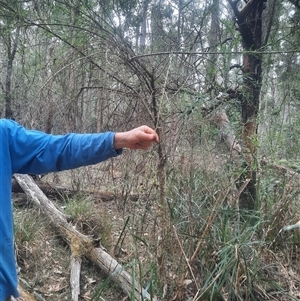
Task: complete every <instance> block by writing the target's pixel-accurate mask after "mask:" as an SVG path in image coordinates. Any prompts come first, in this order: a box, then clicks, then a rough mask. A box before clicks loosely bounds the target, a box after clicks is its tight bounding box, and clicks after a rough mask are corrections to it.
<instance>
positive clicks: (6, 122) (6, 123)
mask: <svg viewBox="0 0 300 301" xmlns="http://www.w3.org/2000/svg"><path fill="white" fill-rule="evenodd" d="M19 126H20V125H19V124H18V123H17V122H15V121H13V120H11V119H4V118H1V119H0V128H1V129H5V128H14V127H19Z"/></svg>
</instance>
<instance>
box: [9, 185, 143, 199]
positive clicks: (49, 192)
mask: <svg viewBox="0 0 300 301" xmlns="http://www.w3.org/2000/svg"><path fill="white" fill-rule="evenodd" d="M34 183H35V184H36V185H37V186H38V187H39V188H40V190H41V191H42V192H43V193H44V194H45V195H46V196H47V197H48V198H55V199H66V198H71V197H74V196H76V195H78V194H80V195H88V196H92V197H93V199H94V200H95V201H102V202H110V201H113V200H116V199H121V198H122V197H121V195H117V194H114V193H112V192H108V191H91V190H76V189H73V188H72V187H66V186H57V185H55V186H54V185H51V184H49V183H47V182H43V181H40V180H37V181H34ZM11 184H12V192H13V193H24V190H23V188H22V187H21V186H20V185H19V183H18V181H16V179H13V180H12V183H11ZM127 197H128V199H129V200H130V201H133V202H136V201H137V200H138V199H146V198H147V196H146V195H144V194H131V195H128V196H127ZM23 201H25V200H22V198H21V197H20V199H19V202H20V203H21V202H23Z"/></svg>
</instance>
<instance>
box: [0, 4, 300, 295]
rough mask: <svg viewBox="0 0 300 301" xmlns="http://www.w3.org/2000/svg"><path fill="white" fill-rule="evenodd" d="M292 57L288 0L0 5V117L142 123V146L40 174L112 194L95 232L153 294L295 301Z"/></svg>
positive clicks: (299, 45) (299, 38)
mask: <svg viewBox="0 0 300 301" xmlns="http://www.w3.org/2000/svg"><path fill="white" fill-rule="evenodd" d="M299 52H300V3H299V1H297V0H290V1H288V0H247V1H246V0H244V1H241V0H236V1H233V0H205V1H200V0H199V1H195V0H177V1H165V0H143V1H137V0H128V1H126V0H116V1H105V0H103V1H96V0H73V1H72V0H60V1H46V0H39V1H37V0H33V1H25V0H24V1H20V0H10V1H0V54H1V55H0V66H1V68H0V114H1V117H5V118H13V119H15V120H16V121H18V122H19V123H21V124H23V125H25V126H26V127H28V128H31V129H38V130H42V131H45V132H47V133H53V134H63V133H67V132H78V133H84V132H101V131H107V130H110V131H122V130H128V129H131V128H132V127H134V126H137V125H141V124H147V125H149V126H151V127H153V128H155V129H156V131H157V132H158V134H159V136H160V143H159V144H158V145H157V146H155V147H153V149H151V150H150V151H149V152H146V153H139V152H137V153H132V152H128V151H126V150H125V152H124V155H123V156H122V158H118V159H114V160H111V161H109V162H106V163H103V164H102V165H100V166H99V167H91V168H84V169H78V170H76V171H72V172H70V173H69V174H67V175H65V174H62V175H52V177H51V176H49V175H48V176H47V177H49V179H47V181H50V179H51V181H60V183H62V182H63V183H65V182H67V183H68V184H70V185H71V186H72V187H73V188H76V190H78V191H80V190H86V189H90V190H91V189H92V190H93V191H94V190H106V191H111V192H113V193H114V194H115V195H118V199H117V200H114V204H115V206H116V207H115V209H114V210H116V212H115V214H117V212H118V215H119V216H122V221H121V222H120V224H119V227H121V231H120V233H119V236H118V235H117V236H116V238H115V240H114V239H113V236H114V235H113V234H112V233H111V232H112V230H111V228H113V226H112V225H111V224H112V223H115V222H113V221H112V220H111V219H112V217H111V216H110V215H105V214H102V215H101V219H102V226H101V227H100V226H99V227H100V228H101V229H102V230H101V231H104V232H105V231H107V233H108V232H109V233H111V234H110V235H107V239H106V243H107V246H110V250H112V253H114V252H115V253H118V256H116V258H119V260H120V261H121V262H122V263H124V264H125V265H126V266H127V268H128V269H129V270H130V271H131V273H132V274H133V275H135V276H136V278H137V281H138V282H140V284H141V285H142V286H144V287H146V288H147V291H148V292H149V293H150V294H151V296H152V299H153V300H155V298H158V300H299V298H300V295H299V291H300V268H299V267H300V261H299V256H300V252H299V246H300V236H299V235H300V234H299V227H298V226H299V223H298V224H297V222H298V221H299V220H300V213H299V176H300V175H299V174H298V172H299V169H300V161H299V148H300V142H299V141H300V139H299V134H300V114H299V111H300V85H299V82H300V78H299V68H300V54H299ZM59 177H60V179H59V180H58V178H59ZM66 179H67V180H66ZM132 194H134V195H137V196H138V197H137V199H136V200H135V201H134V202H132V201H131V200H130V198H129V196H130V195H132ZM78 198H80V197H77V199H76V202H73V201H70V202H71V203H72V205H73V206H75V203H77V204H78V203H80V204H86V202H87V200H82V199H80V200H78ZM66 202H67V201H66ZM66 206H67V205H66ZM28 210H29V209H28ZM30 210H31V209H30ZM73 210H75V211H76V210H77V211H76V212H77V215H76V218H78V219H79V220H80V219H82V218H83V216H84V213H85V214H86V215H87V216H86V217H85V218H87V219H88V218H90V217H91V216H90V214H92V213H91V212H88V210H87V208H86V207H85V205H84V206H83V205H82V206H81V207H80V208H79V209H78V207H76V208H75V209H74V208H73ZM78 210H82V211H83V212H80V213H78ZM21 213H22V212H21ZM71 213H72V212H71ZM73 214H74V211H73ZM25 215H26V210H23V217H22V218H21V220H18V223H17V224H18V225H16V229H17V230H16V231H17V232H16V233H17V235H16V237H17V238H16V241H17V243H19V245H18V248H19V249H20V250H23V253H22V252H21V251H20V254H21V255H22V256H23V257H24V256H29V257H30V254H28V250H29V248H28V244H29V245H30V239H29V235H28V231H29V230H28V227H29V228H30V229H31V230H32V227H30V226H29V224H30V222H28V220H27V221H26V219H25V217H24V216H25ZM120 220H121V219H120ZM22 222H23V224H22ZM77 223H79V221H77ZM81 223H82V224H84V222H82V220H81ZM89 223H91V221H89ZM20 225H21V226H20ZM26 225H27V229H25V228H26ZM103 225H104V226H103ZM108 229H110V230H109V231H108ZM99 231H100V230H99ZM22 233H23V234H22ZM24 233H26V235H24ZM105 233H106V232H105ZM115 233H116V232H115ZM36 234H37V233H35V235H33V236H36ZM102 234H103V233H102ZM109 236H111V237H110V238H109ZM20 237H21V238H20ZM103 237H104V234H103ZM32 239H33V238H32ZM126 241H127V247H126V248H125V247H124V248H123V247H122V244H123V243H124V244H126ZM31 243H33V242H31ZM33 244H35V243H33ZM141 244H142V245H143V246H142V247H141ZM125 249H126V252H125V251H124V250H125ZM129 249H130V250H131V251H129ZM120 250H123V251H124V254H125V253H126V256H125V255H124V254H123V253H122V252H121V251H120ZM117 251H118V252H117ZM120 252H121V253H122V254H123V255H122V254H121V253H120ZM29 253H30V252H29ZM128 254H129V255H128ZM22 256H21V257H20V258H19V264H20V266H21V267H23V275H21V279H25V278H26V273H27V272H29V270H30V269H29V267H28V268H26V264H25V260H24V258H22ZM122 256H125V257H126V259H124V258H123V260H122V259H121V258H122ZM31 257H32V254H31ZM35 260H36V259H35ZM27 261H28V262H29V261H30V259H28V260H27ZM24 267H25V268H24ZM21 271H22V268H21ZM37 271H38V269H37V270H36V271H35V273H38V272H37ZM134 271H135V272H134ZM22 277H23V278H22ZM40 277H41V276H40ZM93 277H94V278H95V277H96V276H95V275H94V276H93ZM99 281H100V280H99ZM95 282H96V284H95V283H94V282H93V289H90V288H89V289H90V291H91V292H90V295H89V296H93V297H92V298H94V300H104V299H103V298H104V297H103V296H104V295H101V293H99V291H101V292H102V291H105V290H104V289H102V288H103V283H102V286H101V289H99V287H100V285H99V284H98V280H97V281H95ZM104 282H105V281H104ZM26 283H27V284H28V285H27V289H28V290H29V291H34V290H36V289H37V287H38V286H41V284H38V283H29V282H28V281H27V282H26ZM133 285H134V284H133ZM105 289H107V290H114V287H111V286H110V285H107V286H106V287H105ZM85 290H86V291H87V290H88V289H87V286H86V284H85V285H84V284H82V291H83V292H84V291H85ZM45 296H46V294H44V298H46V297H45ZM51 296H52V295H51ZM83 296H87V295H84V293H82V295H81V298H82V300H90V299H91V298H90V299H86V298H88V297H86V298H84V297H83ZM41 298H42V297H41ZM53 298H54V299H53V300H59V299H60V298H58V297H57V295H55V294H54V297H53ZM55 298H56V299H55ZM57 298H58V299H57ZM101 298H102V299H101ZM105 298H106V299H105V300H110V299H109V297H107V296H106V297H105ZM113 298H115V299H113ZM116 298H117V297H115V296H114V297H112V299H111V300H117V299H118V298H120V300H121V297H118V298H117V299H116ZM128 298H131V299H130V300H135V299H134V298H133V297H132V296H131V297H130V296H129V297H128ZM66 299H67V300H70V297H66ZM47 300H48V299H47ZM49 300H51V298H50V299H49ZM61 300H62V299H61Z"/></svg>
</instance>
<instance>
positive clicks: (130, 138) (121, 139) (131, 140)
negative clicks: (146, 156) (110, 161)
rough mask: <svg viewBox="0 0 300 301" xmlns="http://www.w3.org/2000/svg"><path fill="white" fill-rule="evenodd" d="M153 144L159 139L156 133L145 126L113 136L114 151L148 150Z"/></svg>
mask: <svg viewBox="0 0 300 301" xmlns="http://www.w3.org/2000/svg"><path fill="white" fill-rule="evenodd" d="M153 142H156V143H158V142H159V138H158V135H157V134H156V132H155V131H154V130H153V129H151V128H149V127H148V126H146V125H143V126H140V127H138V128H135V129H133V130H131V131H128V132H120V133H116V134H115V142H114V146H115V149H121V148H131V149H143V150H146V149H148V148H149V147H150V146H151V145H152V143H153Z"/></svg>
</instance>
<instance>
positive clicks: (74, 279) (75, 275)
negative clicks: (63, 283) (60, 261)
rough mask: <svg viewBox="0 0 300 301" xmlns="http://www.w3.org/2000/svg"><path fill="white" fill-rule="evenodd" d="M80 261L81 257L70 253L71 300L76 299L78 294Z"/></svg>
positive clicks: (75, 300)
mask: <svg viewBox="0 0 300 301" xmlns="http://www.w3.org/2000/svg"><path fill="white" fill-rule="evenodd" d="M81 262H82V259H81V257H80V256H77V255H75V254H73V253H72V255H71V275H70V285H71V292H72V301H78V296H79V295H80V270H81Z"/></svg>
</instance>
